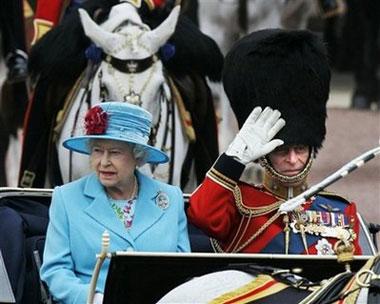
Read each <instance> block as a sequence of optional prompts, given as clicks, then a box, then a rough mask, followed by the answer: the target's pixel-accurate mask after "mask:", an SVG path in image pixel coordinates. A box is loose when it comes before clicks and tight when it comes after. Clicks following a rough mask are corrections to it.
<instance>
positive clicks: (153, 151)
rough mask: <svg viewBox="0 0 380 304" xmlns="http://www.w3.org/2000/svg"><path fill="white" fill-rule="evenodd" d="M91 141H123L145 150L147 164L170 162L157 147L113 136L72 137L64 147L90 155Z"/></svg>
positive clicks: (65, 142)
mask: <svg viewBox="0 0 380 304" xmlns="http://www.w3.org/2000/svg"><path fill="white" fill-rule="evenodd" d="M91 139H108V140H115V141H122V142H127V143H131V144H135V145H139V146H140V147H142V148H143V149H144V150H145V152H146V154H147V155H146V158H145V162H146V163H150V164H162V163H166V162H168V161H169V157H168V156H167V155H166V154H165V153H164V152H162V151H161V150H159V149H157V148H155V147H152V146H150V145H146V144H141V143H137V142H135V141H133V140H128V139H120V138H115V137H113V136H107V135H83V136H77V137H71V138H69V139H66V140H65V141H64V142H63V146H64V147H65V148H66V149H69V150H71V151H75V152H78V153H82V154H88V155H89V154H90V151H89V141H90V140H91Z"/></svg>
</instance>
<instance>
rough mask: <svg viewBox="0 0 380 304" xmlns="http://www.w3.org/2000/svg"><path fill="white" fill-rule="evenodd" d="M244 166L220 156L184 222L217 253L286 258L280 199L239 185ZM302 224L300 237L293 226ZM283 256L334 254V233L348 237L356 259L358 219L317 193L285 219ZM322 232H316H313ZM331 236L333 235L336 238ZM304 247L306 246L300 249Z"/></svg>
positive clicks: (348, 207)
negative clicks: (197, 230) (203, 235)
mask: <svg viewBox="0 0 380 304" xmlns="http://www.w3.org/2000/svg"><path fill="white" fill-rule="evenodd" d="M243 170H244V166H243V165H242V164H240V163H239V162H237V161H235V160H234V159H233V158H231V157H228V156H226V155H222V156H221V157H220V158H219V159H218V161H217V162H216V163H215V165H214V166H213V168H212V169H211V170H210V171H209V172H208V173H207V176H206V178H205V180H204V182H203V183H202V184H201V185H200V186H199V187H198V188H197V189H196V190H195V192H194V193H193V194H192V195H191V198H190V206H189V208H188V211H187V213H188V218H189V221H190V222H191V223H192V224H194V225H195V226H197V227H198V228H200V229H201V230H203V231H204V232H205V233H206V234H208V235H209V236H211V237H212V238H214V239H215V240H214V241H213V244H214V247H215V249H216V250H217V251H224V252H243V253H282V254H283V253H285V233H284V228H285V223H284V215H280V214H279V213H277V209H278V207H279V206H280V204H281V203H282V202H284V198H282V197H280V196H276V195H275V194H273V193H271V192H269V191H268V189H266V188H265V187H264V186H252V185H249V184H246V183H243V182H239V178H240V176H241V173H242V171H243ZM298 219H302V220H303V221H302V222H301V223H303V228H304V231H306V232H304V233H301V231H302V230H301V229H300V228H299V226H298V225H297V223H299V221H298ZM288 227H289V229H290V233H289V240H288V242H287V243H288V246H289V250H288V253H291V254H304V253H307V252H306V249H305V248H307V249H308V253H309V254H334V252H333V248H334V244H335V243H336V242H337V241H338V234H339V233H342V231H343V232H344V234H345V235H346V236H348V235H349V236H350V239H351V241H353V244H354V246H355V254H361V248H360V246H359V242H358V235H359V220H358V218H357V215H356V206H355V204H354V203H349V202H348V201H346V200H344V199H343V198H341V197H339V196H336V195H333V194H328V193H324V194H318V195H317V196H315V197H313V198H312V199H311V200H310V201H308V202H306V203H305V204H304V205H303V210H302V211H300V212H295V213H292V214H290V215H289V225H288ZM320 231H323V233H324V235H321V233H316V232H320ZM335 234H336V235H335ZM305 243H307V245H306V244H305Z"/></svg>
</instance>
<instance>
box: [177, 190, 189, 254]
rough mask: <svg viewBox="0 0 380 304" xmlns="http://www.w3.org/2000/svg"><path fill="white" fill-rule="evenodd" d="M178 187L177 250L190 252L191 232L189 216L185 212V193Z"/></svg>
mask: <svg viewBox="0 0 380 304" xmlns="http://www.w3.org/2000/svg"><path fill="white" fill-rule="evenodd" d="M176 188H177V193H178V202H179V207H178V212H179V215H178V247H177V252H190V241H189V233H188V230H187V217H186V213H185V209H184V208H185V207H184V202H183V193H182V191H181V190H180V189H179V188H178V187H176Z"/></svg>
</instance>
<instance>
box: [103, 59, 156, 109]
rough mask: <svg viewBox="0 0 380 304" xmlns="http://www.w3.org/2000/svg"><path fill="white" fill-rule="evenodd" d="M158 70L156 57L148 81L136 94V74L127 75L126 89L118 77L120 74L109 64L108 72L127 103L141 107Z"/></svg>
mask: <svg viewBox="0 0 380 304" xmlns="http://www.w3.org/2000/svg"><path fill="white" fill-rule="evenodd" d="M156 69H157V57H156V56H154V57H153V64H152V67H151V68H150V71H149V74H148V77H147V79H146V81H145V82H144V84H143V85H142V87H141V90H140V92H136V91H135V90H134V89H133V87H134V83H135V77H134V76H135V73H129V74H126V75H128V89H126V88H125V84H123V83H122V81H121V80H120V77H119V76H118V73H117V72H116V71H115V69H114V67H113V66H112V65H111V64H109V63H108V72H109V74H110V75H111V76H112V77H113V79H114V80H115V83H116V87H117V90H118V92H119V93H121V95H122V96H123V100H124V101H125V102H128V103H131V104H134V105H137V106H140V107H141V104H142V100H141V96H142V94H143V93H144V91H145V90H146V88H147V86H148V84H149V83H150V81H151V79H152V77H153V75H154V73H155V72H156Z"/></svg>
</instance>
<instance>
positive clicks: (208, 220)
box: [187, 154, 244, 241]
mask: <svg viewBox="0 0 380 304" xmlns="http://www.w3.org/2000/svg"><path fill="white" fill-rule="evenodd" d="M243 170H244V166H243V165H241V164H240V163H238V162H236V161H235V160H233V159H232V158H230V157H228V156H226V155H224V154H223V155H221V157H220V158H219V159H218V160H217V162H216V163H215V165H214V166H213V168H212V169H211V170H210V171H209V172H208V173H207V176H206V178H205V180H204V181H203V183H202V184H201V185H200V186H199V187H198V188H197V189H196V190H195V191H194V192H193V193H192V195H191V197H190V206H189V208H188V210H187V215H188V218H189V221H190V222H191V223H192V224H193V225H194V226H196V227H198V228H199V229H201V230H202V231H203V232H204V233H206V234H207V235H209V236H211V237H213V238H215V239H217V240H219V241H224V240H226V239H227V238H228V236H229V235H230V233H231V232H232V231H233V230H235V229H236V228H237V226H238V225H239V222H240V218H241V216H240V214H239V213H238V210H237V208H236V204H235V198H234V194H233V189H234V187H235V186H236V185H237V182H238V179H239V177H240V175H241V173H242V171H243Z"/></svg>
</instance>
